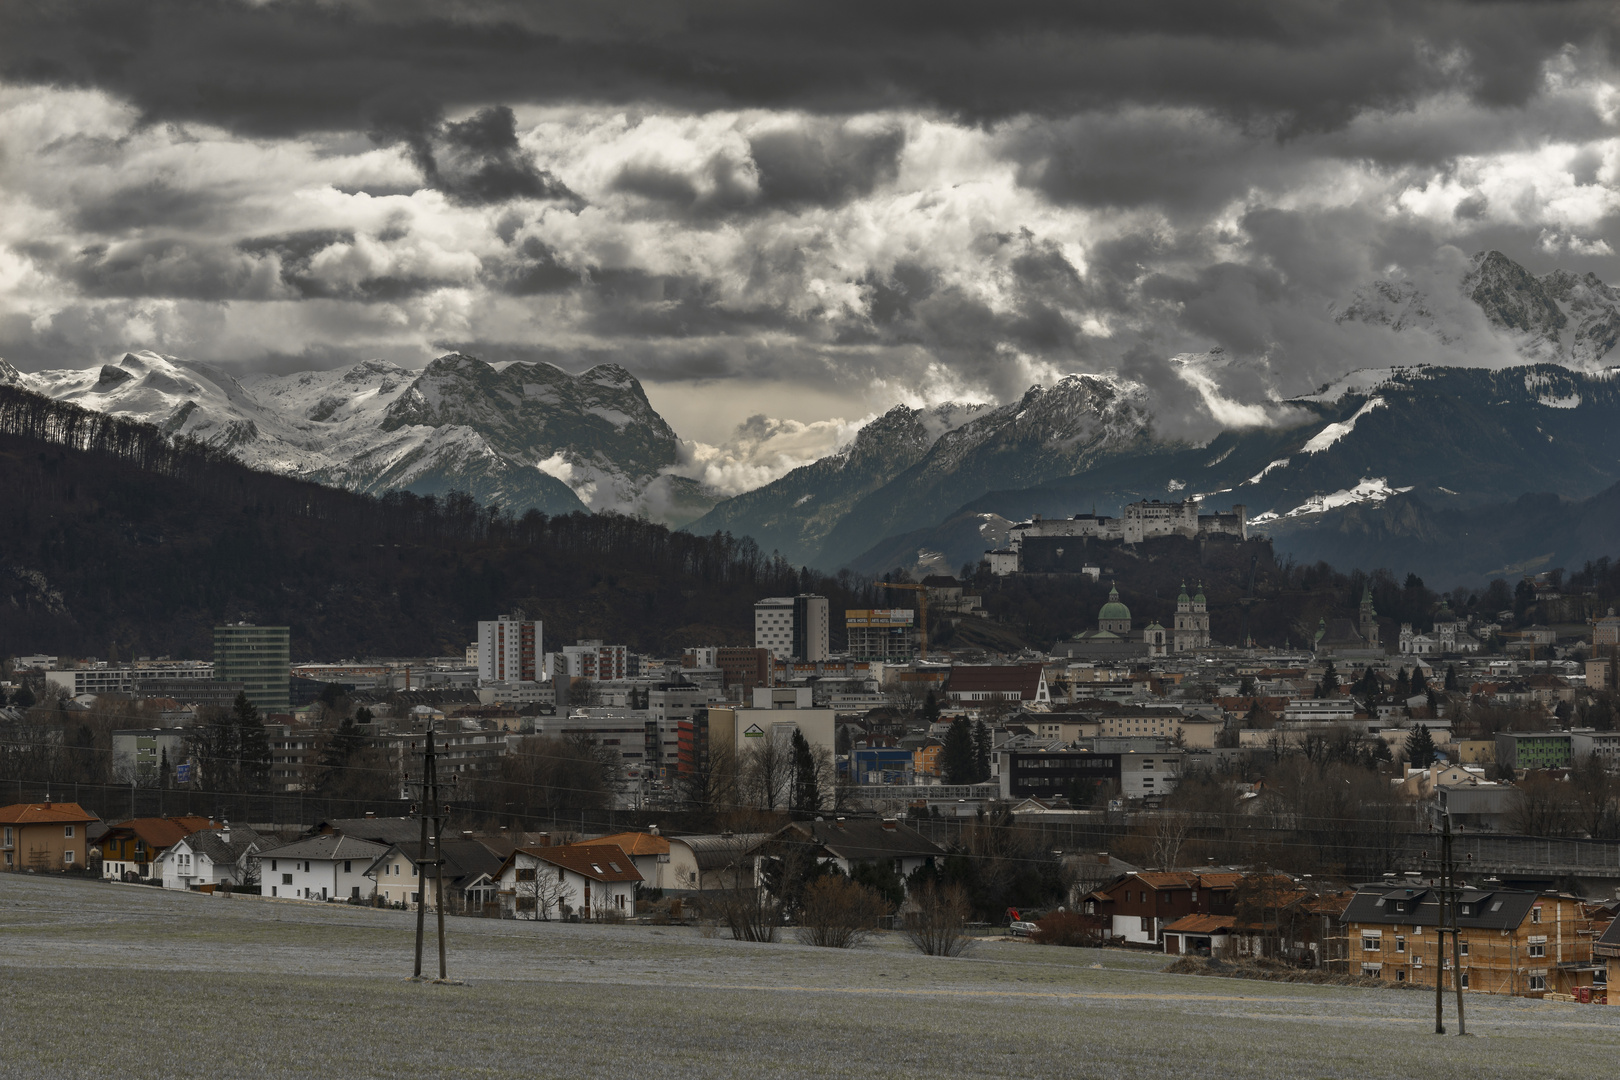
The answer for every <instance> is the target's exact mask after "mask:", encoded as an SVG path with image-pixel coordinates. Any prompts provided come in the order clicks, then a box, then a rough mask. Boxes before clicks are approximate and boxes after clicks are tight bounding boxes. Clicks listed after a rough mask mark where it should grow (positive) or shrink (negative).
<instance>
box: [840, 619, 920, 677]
mask: <svg viewBox="0 0 1620 1080" xmlns="http://www.w3.org/2000/svg"><path fill="white" fill-rule="evenodd" d="M844 635H845V641H846V643H847V644H846V649H847V650H848V653H849V656H850V657H851V658H852V659H856V660H883V661H887V662H888V663H897V664H903V663H906V662H908V661H911V660H914V659H916V657H917V613H916V612H915V611H913V610H911V609H910V608H872V609H867V608H851V609H849V610H847V611H845V612H844Z"/></svg>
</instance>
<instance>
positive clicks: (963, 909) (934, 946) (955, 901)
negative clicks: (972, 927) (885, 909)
mask: <svg viewBox="0 0 1620 1080" xmlns="http://www.w3.org/2000/svg"><path fill="white" fill-rule="evenodd" d="M915 900H916V904H917V906H916V908H915V909H914V910H912V911H908V912H906V913H905V916H904V918H903V919H902V920H901V926H902V928H903V929H904V931H905V935H906V940H907V941H909V942H911V943H912V944H913V945H915V946H916V947H917V950H918V951H919V952H921V953H922V954H923V955H925V956H961V955H962V954H963V953H965V952H967V950H968V947H969V946H970V945H972V944H973V939H972V938H970V937H968V936H967V920H968V910H969V909H968V902H967V894H966V893H964V892H963V891H962V887H961V886H960V885H947V886H943V887H941V886H938V885H929V886H926V887H924V888H923V889H921V890H920V891H919V892H918V893H917V895H916V897H915Z"/></svg>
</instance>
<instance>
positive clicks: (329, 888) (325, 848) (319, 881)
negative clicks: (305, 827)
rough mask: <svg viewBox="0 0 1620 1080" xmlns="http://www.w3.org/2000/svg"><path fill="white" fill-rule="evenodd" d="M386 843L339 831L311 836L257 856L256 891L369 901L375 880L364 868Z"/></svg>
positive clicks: (317, 898)
mask: <svg viewBox="0 0 1620 1080" xmlns="http://www.w3.org/2000/svg"><path fill="white" fill-rule="evenodd" d="M387 850H388V845H387V844H375V843H372V842H371V841H370V840H357V839H355V838H354V837H352V836H344V835H342V834H340V833H329V834H326V835H322V836H311V837H309V838H308V839H306V840H296V841H294V842H293V843H291V844H287V845H286V846H285V847H278V848H272V849H271V850H269V851H266V852H264V853H263V854H261V855H260V856H259V895H260V896H274V897H282V898H289V899H294V900H361V901H369V900H370V899H371V894H372V893H373V892H374V891H375V890H376V888H377V882H376V881H375V880H373V879H372V878H369V877H367V876H366V871H367V870H369V869H371V865H372V864H373V863H375V862H376V861H377V857H378V856H379V855H381V854H382V853H383V852H385V851H387Z"/></svg>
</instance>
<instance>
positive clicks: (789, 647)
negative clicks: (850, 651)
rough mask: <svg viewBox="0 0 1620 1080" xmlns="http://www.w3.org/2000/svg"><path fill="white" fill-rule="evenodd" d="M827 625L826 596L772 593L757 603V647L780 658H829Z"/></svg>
mask: <svg viewBox="0 0 1620 1080" xmlns="http://www.w3.org/2000/svg"><path fill="white" fill-rule="evenodd" d="M828 625H829V624H828V616H827V598H826V597H825V596H811V595H809V594H807V593H801V594H799V595H798V596H772V597H768V598H767V599H764V600H760V601H758V602H757V603H755V604H754V646H755V648H759V649H768V650H770V653H771V655H772V656H773V657H775V658H776V659H778V660H798V661H802V662H808V663H813V662H815V661H819V660H825V659H827V657H828V654H829V653H830V651H831V648H830V644H831V643H830V633H829V629H828Z"/></svg>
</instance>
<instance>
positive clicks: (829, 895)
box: [798, 874, 889, 949]
mask: <svg viewBox="0 0 1620 1080" xmlns="http://www.w3.org/2000/svg"><path fill="white" fill-rule="evenodd" d="M887 914H889V905H888V904H887V903H886V902H885V901H884V900H883V898H882V897H880V896H878V894H877V893H875V892H873V891H872V890H871V889H868V888H867V887H866V886H864V885H859V884H856V883H855V882H853V881H851V880H850V879H849V878H847V877H844V876H843V875H842V874H836V875H835V874H828V875H826V876H823V877H818V878H816V879H815V880H814V881H812V882H811V883H810V884H809V885H808V886H807V887H806V888H805V891H804V901H803V903H802V904H801V905H800V907H799V931H798V935H799V943H800V944H802V945H819V946H822V947H823V948H829V949H848V948H852V947H853V946H855V945H859V944H860V943H861V942H862V941H863V940H865V938H866V935H867V934H869V933H871V931H873V930H875V929H876V928H877V924H878V920H879V919H880V918H882V917H883V916H884V915H887Z"/></svg>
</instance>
